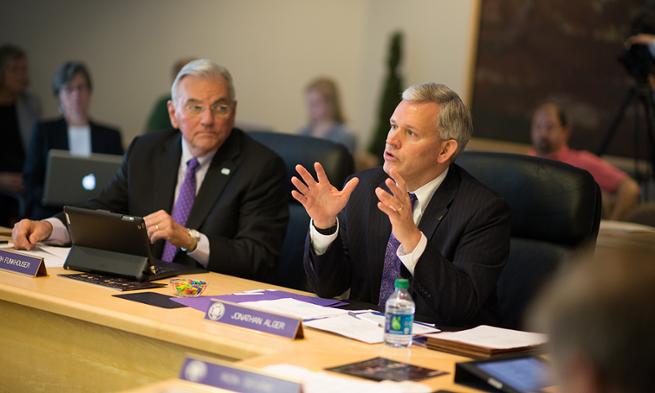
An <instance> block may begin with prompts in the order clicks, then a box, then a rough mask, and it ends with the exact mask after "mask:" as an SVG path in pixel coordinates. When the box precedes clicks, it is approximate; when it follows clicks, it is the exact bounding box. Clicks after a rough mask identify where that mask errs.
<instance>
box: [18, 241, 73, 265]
mask: <svg viewBox="0 0 655 393" xmlns="http://www.w3.org/2000/svg"><path fill="white" fill-rule="evenodd" d="M18 252H20V253H22V254H26V255H29V256H33V257H36V258H43V260H44V261H45V266H46V267H62V266H64V262H66V257H68V253H69V252H70V247H54V246H48V245H45V244H41V243H40V244H38V245H37V246H36V247H34V248H33V249H32V250H30V251H25V250H19V251H18Z"/></svg>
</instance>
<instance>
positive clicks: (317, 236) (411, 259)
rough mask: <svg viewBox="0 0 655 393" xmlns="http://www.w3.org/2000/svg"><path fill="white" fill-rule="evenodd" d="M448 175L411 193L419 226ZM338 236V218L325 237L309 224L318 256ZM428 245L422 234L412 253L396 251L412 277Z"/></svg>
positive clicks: (416, 221)
mask: <svg viewBox="0 0 655 393" xmlns="http://www.w3.org/2000/svg"><path fill="white" fill-rule="evenodd" d="M446 175H448V168H446V170H445V171H443V172H442V173H441V174H440V175H439V176H437V177H435V178H434V179H432V180H430V181H429V182H427V183H426V184H424V185H422V186H421V187H419V188H418V189H416V190H415V191H410V192H412V193H413V194H414V195H416V203H415V204H414V210H413V211H412V218H413V219H414V223H415V224H416V225H417V226H418V224H419V222H421V218H422V217H423V213H425V209H426V208H427V206H428V204H429V203H430V200H431V199H432V196H433V195H434V193H435V192H436V191H437V189H438V188H439V186H441V183H443V181H444V179H445V178H446ZM338 234H339V218H337V230H336V231H335V232H334V233H333V234H330V235H323V234H321V233H320V232H318V231H317V230H316V228H315V227H314V222H313V221H310V223H309V239H310V242H311V245H312V248H313V249H314V253H316V255H323V254H324V253H325V252H326V251H327V249H328V247H329V246H330V244H332V242H333V241H334V240H335V239H336V238H337V236H338ZM427 245H428V239H427V238H426V237H425V235H424V234H423V232H421V239H420V240H419V242H418V244H417V245H416V247H414V249H413V250H412V251H410V252H407V251H405V250H404V249H403V246H402V244H401V245H400V246H399V247H398V251H396V255H397V256H398V258H399V259H400V262H402V264H403V265H405V267H406V268H407V270H409V272H410V273H411V274H412V275H414V268H415V267H416V264H417V263H418V260H419V258H420V257H421V255H423V252H425V247H426V246H427Z"/></svg>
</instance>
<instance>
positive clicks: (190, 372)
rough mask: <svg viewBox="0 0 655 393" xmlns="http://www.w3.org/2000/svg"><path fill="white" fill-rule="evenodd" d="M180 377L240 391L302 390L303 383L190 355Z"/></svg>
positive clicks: (284, 392)
mask: <svg viewBox="0 0 655 393" xmlns="http://www.w3.org/2000/svg"><path fill="white" fill-rule="evenodd" d="M180 379H183V380H186V381H191V382H195V383H200V384H203V385H209V386H213V387H216V388H221V389H227V390H230V391H233V392H240V393H272V392H276V393H278V392H279V393H301V392H302V384H300V383H297V382H291V381H287V380H284V379H280V378H276V377H273V376H270V375H266V374H261V373H258V372H256V371H254V370H252V371H251V370H246V369H244V368H242V367H236V366H234V365H227V364H220V363H215V362H214V361H208V360H201V359H198V358H194V357H189V356H187V357H186V359H184V364H182V369H181V370H180Z"/></svg>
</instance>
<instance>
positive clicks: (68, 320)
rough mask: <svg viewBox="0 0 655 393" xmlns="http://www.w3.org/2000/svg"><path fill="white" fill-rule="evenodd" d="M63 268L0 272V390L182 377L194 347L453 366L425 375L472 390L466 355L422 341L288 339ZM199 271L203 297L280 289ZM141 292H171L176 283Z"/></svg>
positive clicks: (309, 334)
mask: <svg viewBox="0 0 655 393" xmlns="http://www.w3.org/2000/svg"><path fill="white" fill-rule="evenodd" d="M60 273H70V272H69V271H66V270H64V269H62V268H51V269H48V274H49V275H48V276H47V277H38V278H30V277H24V276H21V275H18V274H13V273H9V272H4V271H0V315H1V316H2V323H1V324H0V348H1V349H0V350H1V351H2V355H1V356H0V381H2V389H1V390H3V391H16V392H25V391H30V392H39V391H43V392H45V391H47V392H56V391H74V392H112V391H118V390H125V389H134V388H138V387H140V386H144V385H147V384H151V383H155V382H159V381H164V380H167V379H168V380H170V379H174V378H176V377H177V375H178V372H179V369H180V366H181V364H182V361H183V359H184V357H185V355H186V354H188V353H192V354H198V355H201V356H206V357H210V358H215V359H221V360H224V361H229V362H238V364H242V365H245V366H248V367H254V368H261V367H264V366H267V365H272V364H279V363H286V364H293V365H298V366H303V367H307V368H310V369H313V370H320V369H323V368H326V367H331V366H337V365H341V364H345V363H349V362H354V361H361V360H365V359H368V358H371V357H375V356H384V357H388V358H391V359H395V360H399V361H404V362H408V363H412V364H416V365H422V366H426V367H430V368H436V369H439V370H444V371H448V372H449V373H450V374H448V375H445V376H441V377H436V378H432V379H429V380H426V381H422V382H423V383H426V384H427V385H429V386H430V387H432V388H434V389H435V390H436V389H452V390H455V391H457V392H470V391H474V390H471V389H467V388H465V387H462V386H459V385H455V384H454V383H453V372H454V366H455V362H457V361H462V360H466V358H464V357H460V356H455V355H451V354H447V353H442V352H437V351H432V350H428V349H426V348H421V347H412V348H411V349H393V348H388V347H385V346H384V345H382V344H377V345H368V344H365V343H360V342H358V341H354V340H350V339H346V338H343V337H340V336H337V335H332V334H329V333H324V332H320V331H316V330H312V329H309V328H306V329H305V338H304V339H299V340H290V339H285V338H281V337H277V336H273V335H269V334H265V333H259V332H256V331H250V330H247V329H244V328H239V327H233V326H229V325H224V324H220V323H216V322H211V321H206V320H204V315H203V314H202V312H200V311H198V310H194V309H191V308H176V309H164V308H159V307H154V306H149V305H146V304H142V303H137V302H132V301H128V300H124V299H119V298H115V297H113V296H111V295H113V294H117V293H119V292H117V291H114V290H111V289H108V288H103V287H100V286H95V285H91V284H86V283H81V282H76V281H73V280H69V279H65V278H62V277H58V276H57V275H58V274H60ZM193 277H197V278H202V279H205V280H207V282H208V286H207V289H206V292H205V294H206V295H220V294H229V293H234V292H237V291H244V290H251V289H261V288H277V289H279V288H280V287H276V286H274V285H270V284H264V283H260V282H256V281H250V280H244V279H241V278H236V277H231V276H226V275H221V274H216V273H207V274H203V275H195V276H193ZM167 281H168V280H163V281H162V282H167ZM144 291H154V292H160V293H164V294H169V295H172V290H171V289H170V288H160V289H147V290H144ZM295 292H298V291H295ZM169 383H170V384H175V383H176V382H174V381H171V382H169Z"/></svg>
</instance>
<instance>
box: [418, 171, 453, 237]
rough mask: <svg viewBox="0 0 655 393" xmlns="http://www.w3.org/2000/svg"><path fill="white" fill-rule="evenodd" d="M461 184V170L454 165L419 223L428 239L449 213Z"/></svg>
mask: <svg viewBox="0 0 655 393" xmlns="http://www.w3.org/2000/svg"><path fill="white" fill-rule="evenodd" d="M459 183H460V176H459V170H458V168H457V166H456V165H454V164H453V165H451V166H450V169H449V170H448V175H446V178H445V179H444V181H443V183H442V184H441V186H439V188H438V189H437V191H436V192H435V193H434V195H433V196H432V199H431V200H430V202H429V203H428V206H427V208H426V209H425V212H424V213H423V217H422V218H421V222H419V225H418V228H419V229H420V230H421V232H423V234H425V237H426V238H428V239H430V238H432V235H433V234H434V231H435V230H436V229H437V227H438V226H439V224H440V223H441V221H442V220H443V218H444V217H445V216H446V214H447V213H448V207H449V206H450V203H451V202H452V201H453V199H454V198H455V193H456V192H457V189H458V188H459Z"/></svg>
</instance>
